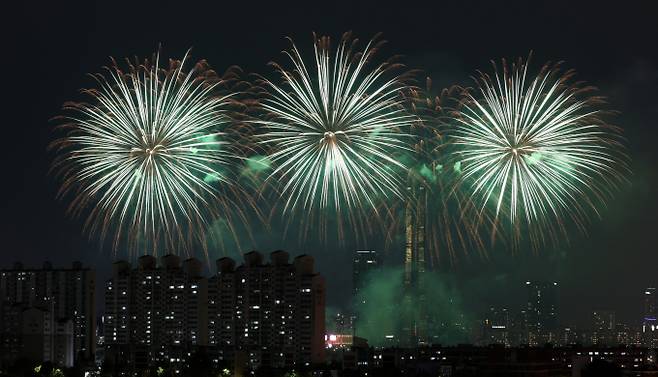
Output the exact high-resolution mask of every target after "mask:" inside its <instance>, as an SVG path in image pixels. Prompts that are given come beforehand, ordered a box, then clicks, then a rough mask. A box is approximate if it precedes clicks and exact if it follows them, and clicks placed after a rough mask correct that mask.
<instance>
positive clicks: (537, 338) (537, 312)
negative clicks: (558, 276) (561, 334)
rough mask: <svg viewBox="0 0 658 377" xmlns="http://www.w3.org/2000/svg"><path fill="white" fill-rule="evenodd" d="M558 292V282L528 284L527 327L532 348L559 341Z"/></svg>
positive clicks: (532, 282)
mask: <svg viewBox="0 0 658 377" xmlns="http://www.w3.org/2000/svg"><path fill="white" fill-rule="evenodd" d="M557 290H558V284H557V282H546V281H527V282H526V292H527V303H526V308H525V317H526V318H525V327H526V331H527V340H528V341H527V343H528V344H529V345H531V346H536V345H543V344H545V343H555V342H556V341H557V331H558V320H557V316H558V313H557Z"/></svg>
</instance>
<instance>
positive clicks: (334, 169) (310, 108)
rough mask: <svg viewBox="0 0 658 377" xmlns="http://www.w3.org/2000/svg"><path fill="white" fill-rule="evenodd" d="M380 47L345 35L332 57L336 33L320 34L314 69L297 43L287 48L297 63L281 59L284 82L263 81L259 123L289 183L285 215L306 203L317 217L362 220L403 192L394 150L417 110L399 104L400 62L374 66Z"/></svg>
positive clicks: (276, 167) (276, 164) (306, 209)
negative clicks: (359, 44)
mask: <svg viewBox="0 0 658 377" xmlns="http://www.w3.org/2000/svg"><path fill="white" fill-rule="evenodd" d="M378 47H379V44H378V43H376V42H375V41H371V42H370V43H368V45H367V46H366V47H365V49H363V51H355V48H356V40H353V39H352V38H351V37H350V36H349V34H346V35H345V36H344V37H343V38H342V40H341V41H340V43H339V44H338V47H337V49H336V50H335V54H334V56H332V51H331V47H330V40H329V38H328V37H322V38H315V44H314V60H313V61H312V63H311V64H310V69H309V68H308V67H307V64H308V62H305V61H304V59H303V58H302V55H301V53H300V52H299V50H298V49H297V47H296V46H295V45H294V43H293V44H292V48H291V49H290V51H287V52H285V54H286V55H287V56H288V58H289V59H290V62H291V63H292V69H291V70H286V69H284V68H283V67H282V66H279V65H277V64H274V67H275V68H276V70H277V72H279V73H280V74H281V76H282V78H283V84H282V85H279V84H275V83H274V82H272V81H269V80H264V86H265V87H266V88H267V91H268V93H267V94H266V97H265V98H264V99H263V101H262V104H261V106H262V109H263V110H265V112H267V113H268V116H267V117H266V118H263V119H261V120H258V121H257V122H258V123H260V124H261V125H262V126H264V127H265V128H266V132H265V133H264V134H263V135H262V139H261V140H262V141H261V142H262V143H263V144H265V145H267V146H268V147H269V148H270V150H271V152H270V155H269V158H270V159H271V161H272V162H273V165H274V170H273V173H272V175H273V176H277V177H278V178H280V179H281V182H282V184H281V188H280V193H281V195H282V196H283V198H284V205H283V212H284V213H294V212H295V211H297V210H300V209H303V210H304V212H305V213H306V214H307V219H310V218H313V216H316V215H317V217H320V218H321V217H324V214H323V213H324V212H325V211H326V210H328V209H329V210H333V212H332V213H334V214H336V216H337V217H340V216H341V214H342V215H346V216H347V217H348V218H349V219H350V220H351V221H352V222H353V223H355V222H359V221H358V219H357V217H359V216H363V215H364V213H365V211H367V210H376V208H377V206H378V203H379V202H380V201H381V200H384V199H387V198H391V197H401V196H402V194H403V193H402V192H401V190H400V188H401V185H400V178H399V176H398V173H397V172H396V169H398V168H403V165H402V164H401V163H400V162H399V161H397V160H395V159H394V158H393V157H392V156H393V152H395V151H397V150H400V149H403V148H405V140H404V137H403V136H402V135H403V133H402V132H401V130H402V129H404V128H406V127H408V126H409V125H410V124H411V122H412V121H413V116H411V115H409V114H407V113H405V112H404V109H403V108H402V107H401V106H400V99H399V92H400V91H401V90H402V89H403V88H405V87H406V86H405V84H404V77H403V76H399V75H395V74H393V73H392V71H393V70H394V69H397V68H399V65H397V64H393V63H383V64H379V65H376V66H375V67H374V68H372V69H369V68H368V63H369V62H370V60H371V59H372V58H373V55H374V54H375V51H376V50H377V49H378ZM306 222H307V223H308V222H309V221H306Z"/></svg>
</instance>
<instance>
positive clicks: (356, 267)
mask: <svg viewBox="0 0 658 377" xmlns="http://www.w3.org/2000/svg"><path fill="white" fill-rule="evenodd" d="M379 268H381V261H380V259H379V256H378V255H377V252H376V251H375V250H357V251H356V252H355V253H354V258H353V260H352V299H353V305H354V316H353V321H352V325H353V329H352V330H353V332H354V335H358V327H357V326H358V324H359V321H367V320H368V319H367V318H360V317H359V313H363V310H364V307H365V305H366V303H367V302H366V301H367V299H368V298H367V297H365V296H364V295H363V294H361V293H362V289H363V288H364V287H365V286H366V285H367V284H368V280H369V279H370V275H371V274H372V273H373V272H374V271H376V270H377V269H379Z"/></svg>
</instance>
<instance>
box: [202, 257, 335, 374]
mask: <svg viewBox="0 0 658 377" xmlns="http://www.w3.org/2000/svg"><path fill="white" fill-rule="evenodd" d="M217 270H218V271H217V274H216V275H215V276H213V277H212V278H211V279H210V281H209V294H208V303H209V306H208V311H209V334H210V336H209V343H210V349H211V350H212V351H213V353H214V360H215V362H218V363H228V364H229V365H235V364H245V365H243V366H241V367H244V368H247V369H252V370H253V369H257V368H260V367H265V368H288V367H306V366H310V365H312V364H318V363H322V362H323V361H324V335H325V318H324V310H325V283H324V278H323V277H322V276H321V275H320V274H318V273H317V272H315V271H314V261H313V257H311V256H308V255H300V256H298V257H296V258H295V259H294V260H293V261H292V263H291V262H290V261H289V255H288V253H287V252H285V251H275V252H273V253H271V255H270V262H269V263H265V261H264V259H263V256H262V254H260V253H258V252H256V251H252V252H249V253H247V254H245V255H244V263H243V264H242V265H240V266H238V267H236V263H235V261H234V260H232V259H230V258H222V259H220V260H218V261H217ZM236 368H237V366H236Z"/></svg>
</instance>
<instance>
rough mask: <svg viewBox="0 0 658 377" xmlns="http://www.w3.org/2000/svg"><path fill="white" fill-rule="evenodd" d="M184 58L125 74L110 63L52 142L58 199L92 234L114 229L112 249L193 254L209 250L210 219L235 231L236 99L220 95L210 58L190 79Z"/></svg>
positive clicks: (132, 66)
mask: <svg viewBox="0 0 658 377" xmlns="http://www.w3.org/2000/svg"><path fill="white" fill-rule="evenodd" d="M186 58H187V55H186V57H185V58H183V60H182V61H176V60H171V61H170V62H169V66H168V67H166V68H163V67H161V66H160V65H159V64H160V63H159V54H158V55H156V56H154V59H153V61H148V60H147V61H145V62H144V63H139V62H134V63H132V62H130V61H127V70H125V71H124V70H122V68H121V67H120V66H119V65H118V64H117V63H116V62H113V65H112V66H111V67H108V68H106V72H105V73H104V74H96V75H93V78H94V79H95V81H96V84H97V87H96V88H95V89H88V90H84V91H83V93H85V94H86V95H88V96H89V98H90V100H89V101H88V102H85V103H67V104H65V105H64V109H65V111H66V112H67V113H68V114H67V115H66V116H64V117H61V118H60V119H62V120H63V124H62V125H61V126H60V130H61V131H62V132H63V133H64V136H63V137H61V138H60V139H57V140H56V141H54V142H53V144H52V148H54V149H55V151H56V153H57V156H56V159H55V164H54V169H55V170H56V171H57V173H58V174H59V175H60V177H61V178H62V182H63V184H62V186H61V189H60V191H59V196H60V197H61V196H66V195H69V194H72V195H73V196H74V198H73V200H72V203H71V205H70V207H69V212H70V213H71V214H73V215H76V216H77V215H81V214H84V213H86V214H87V215H88V216H87V220H86V222H85V229H86V230H87V231H89V233H90V235H99V236H100V239H101V241H102V240H104V239H105V238H106V237H107V236H108V234H109V233H111V232H113V233H114V236H113V249H114V251H116V250H117V248H119V247H120V246H121V247H126V248H128V250H135V249H137V248H139V250H140V251H143V252H153V253H157V251H158V249H159V248H162V247H164V249H165V250H169V251H170V252H177V253H178V252H181V251H183V252H187V253H189V250H190V246H191V244H192V243H193V242H196V241H198V242H200V244H201V245H204V247H205V236H204V231H205V229H206V228H207V226H208V222H209V221H211V220H214V219H217V218H220V219H222V220H223V221H225V222H228V224H229V228H231V229H232V227H231V226H230V224H231V221H230V219H231V217H232V216H241V215H240V211H239V208H240V207H238V206H237V205H236V199H235V198H237V197H238V196H239V194H240V189H239V188H238V187H236V186H235V185H234V184H233V181H232V179H231V174H230V170H231V169H230V167H231V165H232V164H233V163H235V161H236V160H237V159H238V158H239V156H238V155H236V154H235V152H234V150H233V149H232V148H231V145H230V144H229V143H228V141H227V140H226V138H225V133H224V129H225V128H226V127H227V126H228V125H229V124H230V122H231V119H230V117H229V108H230V105H231V102H232V99H231V95H230V94H229V95H216V94H215V93H216V92H218V91H219V90H220V89H222V88H224V87H225V86H226V85H227V82H228V81H229V79H224V78H219V77H218V76H217V75H216V74H215V73H214V72H213V71H212V70H210V69H209V67H208V66H207V64H206V63H205V62H204V61H201V62H199V63H197V64H196V65H195V67H194V68H193V69H191V70H189V71H188V72H186V71H184V66H185V60H186ZM225 77H230V75H228V76H225ZM234 210H237V211H238V212H236V213H237V215H234V214H232V213H234Z"/></svg>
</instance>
